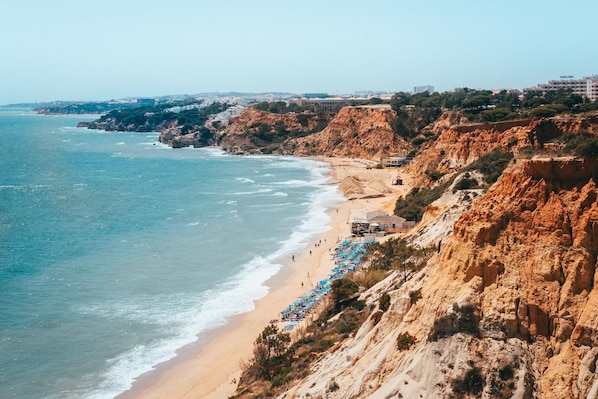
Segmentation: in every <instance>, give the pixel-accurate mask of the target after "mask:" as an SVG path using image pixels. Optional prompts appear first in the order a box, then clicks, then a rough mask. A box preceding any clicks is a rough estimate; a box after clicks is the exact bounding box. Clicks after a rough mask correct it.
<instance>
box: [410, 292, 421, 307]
mask: <svg viewBox="0 0 598 399" xmlns="http://www.w3.org/2000/svg"><path fill="white" fill-rule="evenodd" d="M421 298H422V290H421V288H420V289H418V290H415V291H409V302H410V303H411V305H415V304H416V303H417V301H419V300H420V299H421Z"/></svg>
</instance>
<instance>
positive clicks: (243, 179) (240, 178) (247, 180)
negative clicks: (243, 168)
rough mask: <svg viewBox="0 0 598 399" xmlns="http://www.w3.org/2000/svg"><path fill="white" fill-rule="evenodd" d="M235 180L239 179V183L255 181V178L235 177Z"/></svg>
mask: <svg viewBox="0 0 598 399" xmlns="http://www.w3.org/2000/svg"><path fill="white" fill-rule="evenodd" d="M235 180H237V181H240V182H241V183H255V180H252V179H248V178H246V177H235Z"/></svg>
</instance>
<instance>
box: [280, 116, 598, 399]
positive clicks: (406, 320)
mask: <svg viewBox="0 0 598 399" xmlns="http://www.w3.org/2000/svg"><path fill="white" fill-rule="evenodd" d="M555 125H556V124H555ZM528 137H529V136H528ZM597 178H598V160H596V159H578V158H555V159H550V158H544V159H542V158H536V159H532V160H517V161H515V162H513V163H512V164H511V166H510V167H509V168H508V169H507V171H506V172H505V173H504V174H503V176H502V177H501V178H500V179H499V180H498V182H497V183H496V184H495V185H494V186H492V188H491V189H490V190H489V191H488V192H487V193H486V194H484V195H481V196H479V197H478V198H477V199H475V201H473V205H472V208H471V209H470V210H469V211H466V212H465V213H464V214H463V215H462V216H461V217H460V218H459V219H458V220H457V221H456V222H455V223H454V232H453V234H452V235H450V236H449V237H446V238H444V239H443V242H442V246H441V248H440V250H439V252H438V253H437V254H436V255H435V256H433V257H432V258H431V260H430V261H429V262H428V266H426V267H425V268H424V269H422V270H421V271H419V272H418V273H417V274H415V275H413V276H412V277H411V278H410V279H409V280H408V281H406V282H404V281H403V279H402V276H401V275H400V273H395V274H392V275H391V276H389V277H388V278H387V279H385V280H383V281H382V282H380V283H378V284H377V285H376V286H374V287H372V288H371V289H370V290H368V291H366V292H365V293H363V294H362V295H361V298H362V299H364V300H366V301H367V304H368V305H369V306H378V305H377V304H378V298H380V297H381V296H382V295H383V294H385V293H388V294H389V295H390V297H391V304H390V307H389V308H388V310H387V311H385V312H383V313H382V314H381V316H380V314H379V313H377V314H378V317H377V318H376V320H374V318H373V317H372V318H371V320H368V321H367V322H366V323H364V324H363V325H362V326H361V328H360V329H359V330H358V331H357V332H356V333H355V335H354V336H352V337H350V338H348V339H347V340H345V341H344V342H342V343H339V345H338V349H337V350H335V351H333V352H331V353H329V354H327V355H325V356H324V357H322V358H321V359H320V360H319V361H318V362H317V363H316V365H315V366H314V368H313V370H312V371H313V373H312V374H311V375H309V376H307V377H305V379H304V380H302V381H301V382H300V383H299V384H297V385H295V386H293V387H291V388H289V389H288V390H287V391H286V392H285V393H284V394H282V395H280V396H279V397H280V398H282V397H284V398H287V399H288V398H306V397H328V398H364V397H368V398H390V397H393V398H396V397H402V398H420V397H426V398H429V397H438V398H442V397H453V396H455V397H457V396H458V397H484V398H534V397H538V398H547V399H552V398H554V399H556V398H559V399H563V398H564V399H568V398H586V397H595V396H596V394H597V393H598V374H597V373H596V366H597V363H598V328H597V327H596V326H597V321H598V307H597V306H596V305H597V304H598V294H597V293H596V291H595V290H594V287H595V282H596V279H597V278H598V274H596V267H597V266H598V264H597V257H598V187H597V184H596V181H597ZM421 244H422V245H425V244H426V243H425V242H421ZM416 290H420V292H421V299H419V300H417V301H413V300H412V299H410V298H412V296H411V295H410V293H411V292H414V291H416ZM407 334H408V335H407ZM405 337H408V338H409V339H408V340H405Z"/></svg>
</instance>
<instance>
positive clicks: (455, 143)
mask: <svg viewBox="0 0 598 399" xmlns="http://www.w3.org/2000/svg"><path fill="white" fill-rule="evenodd" d="M463 121H464V118H463V117H462V116H461V115H460V114H459V113H452V112H449V113H445V114H444V115H442V116H441V117H440V118H439V119H438V120H437V121H436V122H435V123H434V124H432V125H430V126H428V127H427V128H426V129H425V131H427V132H429V134H431V135H434V136H436V135H437V136H438V139H436V140H434V141H430V142H428V143H427V144H425V145H424V147H423V148H422V150H421V153H420V154H419V155H418V156H417V157H416V158H415V159H414V160H413V162H411V163H410V164H409V166H408V171H410V172H413V174H414V175H421V171H425V170H432V171H438V172H441V173H450V172H454V171H456V170H458V169H460V168H462V167H464V166H466V165H469V164H470V163H472V162H474V161H475V160H477V159H478V158H480V157H481V156H483V155H484V154H487V153H489V152H491V151H493V150H496V149H499V150H502V151H511V152H513V153H514V154H518V153H519V152H521V151H523V150H525V149H526V148H528V147H533V148H535V149H543V148H546V149H555V148H557V147H558V145H556V147H555V145H554V144H552V143H550V141H554V140H555V139H557V138H559V137H561V136H563V135H565V134H569V133H589V134H595V135H598V114H596V113H591V114H580V115H561V116H557V117H553V118H546V119H520V120H513V121H506V122H495V123H473V124H468V123H463Z"/></svg>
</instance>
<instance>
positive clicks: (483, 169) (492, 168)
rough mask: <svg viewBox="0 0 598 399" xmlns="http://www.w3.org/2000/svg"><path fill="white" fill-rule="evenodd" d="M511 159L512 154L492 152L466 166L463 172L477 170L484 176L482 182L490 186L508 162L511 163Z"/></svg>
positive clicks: (498, 151)
mask: <svg viewBox="0 0 598 399" xmlns="http://www.w3.org/2000/svg"><path fill="white" fill-rule="evenodd" d="M511 159H513V154H512V153H510V152H505V151H500V150H494V151H492V152H489V153H487V154H486V155H484V156H482V157H480V158H479V159H478V160H477V161H475V162H473V163H471V164H470V165H468V166H467V167H466V168H465V169H464V170H465V171H470V170H477V171H479V172H480V173H482V174H483V175H484V181H485V182H486V183H488V184H492V183H494V182H495V181H496V180H498V178H499V177H500V175H501V174H502V172H503V171H504V170H505V168H506V167H507V165H508V164H509V162H511Z"/></svg>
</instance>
